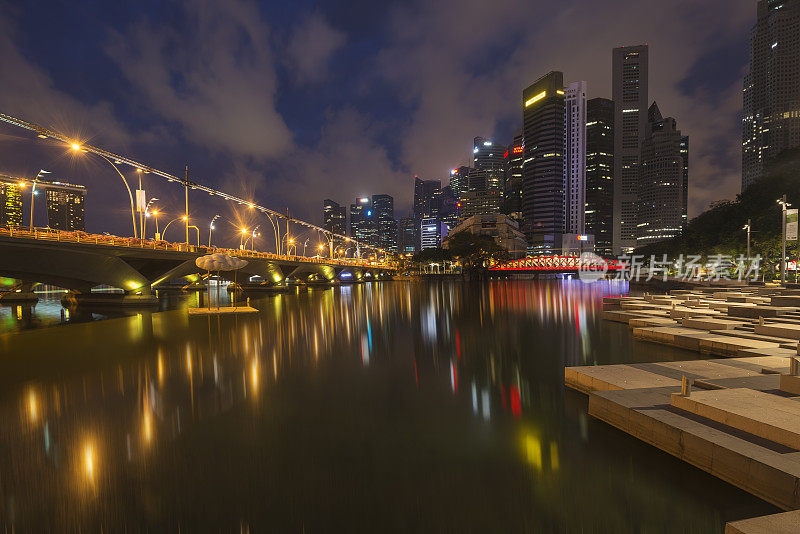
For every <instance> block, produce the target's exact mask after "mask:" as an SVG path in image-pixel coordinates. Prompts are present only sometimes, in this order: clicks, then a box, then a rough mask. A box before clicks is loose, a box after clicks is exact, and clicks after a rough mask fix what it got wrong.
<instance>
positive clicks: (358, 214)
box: [350, 197, 378, 254]
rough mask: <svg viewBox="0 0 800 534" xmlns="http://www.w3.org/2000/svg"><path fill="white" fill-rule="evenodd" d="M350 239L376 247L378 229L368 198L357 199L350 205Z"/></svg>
mask: <svg viewBox="0 0 800 534" xmlns="http://www.w3.org/2000/svg"><path fill="white" fill-rule="evenodd" d="M350 237H352V238H353V239H355V240H356V241H358V242H359V243H361V244H364V245H370V246H377V237H378V228H377V224H376V221H375V214H374V213H373V211H372V205H371V203H370V201H369V197H360V198H357V199H356V202H355V203H354V204H350ZM362 254H364V252H363V251H362Z"/></svg>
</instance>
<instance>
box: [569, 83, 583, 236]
mask: <svg viewBox="0 0 800 534" xmlns="http://www.w3.org/2000/svg"><path fill="white" fill-rule="evenodd" d="M564 93H565V94H564V210H565V212H564V221H565V223H566V224H565V227H564V231H565V232H568V233H575V234H583V233H585V228H584V222H585V220H584V213H585V210H586V82H583V81H581V82H573V83H571V84H569V85H568V86H567V87H565V88H564Z"/></svg>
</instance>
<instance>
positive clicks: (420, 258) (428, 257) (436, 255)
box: [412, 247, 452, 263]
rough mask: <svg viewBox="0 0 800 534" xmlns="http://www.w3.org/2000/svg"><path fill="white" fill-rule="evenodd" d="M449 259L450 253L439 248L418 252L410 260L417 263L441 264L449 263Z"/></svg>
mask: <svg viewBox="0 0 800 534" xmlns="http://www.w3.org/2000/svg"><path fill="white" fill-rule="evenodd" d="M451 259H452V257H451V255H450V251H448V250H447V249H445V248H439V247H436V248H426V249H423V250H420V251H419V252H417V253H416V254H414V257H413V258H412V260H413V261H415V262H417V263H441V262H443V261H450V260H451Z"/></svg>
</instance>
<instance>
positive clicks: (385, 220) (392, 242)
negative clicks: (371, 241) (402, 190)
mask: <svg viewBox="0 0 800 534" xmlns="http://www.w3.org/2000/svg"><path fill="white" fill-rule="evenodd" d="M372 212H373V215H374V217H375V225H376V229H377V236H376V237H377V240H376V241H377V246H378V247H379V248H381V249H383V250H385V251H387V252H391V253H396V252H397V221H396V220H395V219H394V198H392V197H391V196H390V195H372Z"/></svg>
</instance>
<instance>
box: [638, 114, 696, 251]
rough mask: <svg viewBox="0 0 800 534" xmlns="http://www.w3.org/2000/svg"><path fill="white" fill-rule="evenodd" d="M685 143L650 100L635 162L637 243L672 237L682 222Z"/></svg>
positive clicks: (687, 140)
mask: <svg viewBox="0 0 800 534" xmlns="http://www.w3.org/2000/svg"><path fill="white" fill-rule="evenodd" d="M688 145H689V139H688V138H687V137H685V136H682V135H681V131H680V130H678V128H677V125H676V123H675V119H673V118H672V117H667V118H664V117H662V115H661V111H659V109H658V105H656V103H655V102H653V105H652V106H650V109H649V110H648V123H647V133H646V135H645V138H644V141H643V142H642V155H641V160H640V165H639V174H640V178H639V203H638V204H639V209H638V215H637V225H636V226H637V233H636V245H637V246H642V245H647V244H648V243H654V242H657V241H661V240H663V239H668V238H670V237H675V236H677V235H678V234H680V233H681V232H682V231H683V229H684V227H685V226H686V184H687V181H688V164H687V163H686V162H685V159H684V157H685V156H688Z"/></svg>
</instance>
